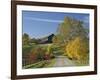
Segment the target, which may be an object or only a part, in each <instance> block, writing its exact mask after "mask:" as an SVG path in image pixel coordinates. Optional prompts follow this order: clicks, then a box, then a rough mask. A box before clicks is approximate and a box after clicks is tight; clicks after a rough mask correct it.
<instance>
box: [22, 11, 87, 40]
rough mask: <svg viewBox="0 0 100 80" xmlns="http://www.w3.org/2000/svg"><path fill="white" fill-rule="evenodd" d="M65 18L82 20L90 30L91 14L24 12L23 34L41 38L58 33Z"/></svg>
mask: <svg viewBox="0 0 100 80" xmlns="http://www.w3.org/2000/svg"><path fill="white" fill-rule="evenodd" d="M65 16H69V17H71V18H75V19H77V20H81V21H83V22H84V25H85V26H86V28H89V14H82V13H62V12H41V11H22V26H23V33H27V34H29V35H30V37H31V38H41V37H44V36H48V35H50V34H52V33H56V30H57V28H58V27H59V24H60V23H61V22H62V21H63V20H64V17H65Z"/></svg>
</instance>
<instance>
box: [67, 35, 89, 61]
mask: <svg viewBox="0 0 100 80" xmlns="http://www.w3.org/2000/svg"><path fill="white" fill-rule="evenodd" d="M88 53H89V45H88V40H87V39H86V38H83V37H80V36H79V37H76V38H75V39H74V40H72V41H70V42H69V43H68V45H67V46H66V54H67V56H68V57H70V58H72V59H78V60H80V59H83V57H86V54H88Z"/></svg>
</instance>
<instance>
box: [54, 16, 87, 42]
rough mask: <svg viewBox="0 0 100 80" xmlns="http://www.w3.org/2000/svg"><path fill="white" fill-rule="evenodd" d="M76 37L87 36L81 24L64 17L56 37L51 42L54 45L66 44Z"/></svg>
mask: <svg viewBox="0 0 100 80" xmlns="http://www.w3.org/2000/svg"><path fill="white" fill-rule="evenodd" d="M77 36H83V37H86V36H87V33H86V31H85V29H84V27H83V22H82V21H79V20H76V19H73V18H70V17H65V18H64V21H63V22H62V23H61V24H60V26H59V27H58V29H57V35H56V37H54V39H53V40H54V42H56V43H60V44H62V43H64V44H66V43H68V42H69V41H70V40H72V39H74V38H75V37H77Z"/></svg>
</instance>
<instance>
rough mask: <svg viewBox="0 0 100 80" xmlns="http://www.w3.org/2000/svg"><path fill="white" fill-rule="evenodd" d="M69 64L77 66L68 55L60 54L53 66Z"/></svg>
mask: <svg viewBox="0 0 100 80" xmlns="http://www.w3.org/2000/svg"><path fill="white" fill-rule="evenodd" d="M67 66H76V64H75V63H74V62H73V61H72V60H70V59H68V58H67V57H66V56H58V57H56V59H55V64H54V65H53V67H67Z"/></svg>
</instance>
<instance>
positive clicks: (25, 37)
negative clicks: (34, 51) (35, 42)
mask: <svg viewBox="0 0 100 80" xmlns="http://www.w3.org/2000/svg"><path fill="white" fill-rule="evenodd" d="M22 41H23V45H27V44H29V41H30V38H29V35H28V34H27V33H24V34H23V36H22Z"/></svg>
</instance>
